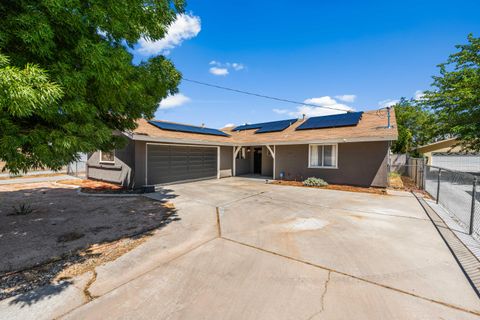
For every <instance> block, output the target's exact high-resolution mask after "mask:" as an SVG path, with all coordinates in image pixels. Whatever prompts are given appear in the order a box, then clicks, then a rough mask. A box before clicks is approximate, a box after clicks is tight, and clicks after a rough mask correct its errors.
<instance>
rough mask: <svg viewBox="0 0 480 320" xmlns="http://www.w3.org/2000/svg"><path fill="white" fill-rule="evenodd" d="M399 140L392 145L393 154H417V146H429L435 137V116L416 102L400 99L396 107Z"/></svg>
mask: <svg viewBox="0 0 480 320" xmlns="http://www.w3.org/2000/svg"><path fill="white" fill-rule="evenodd" d="M394 110H395V117H396V119H397V126H398V140H397V141H395V142H394V143H393V144H392V152H393V153H415V152H414V151H413V149H414V148H415V147H417V146H421V145H424V144H427V143H428V142H430V141H431V140H432V138H433V137H434V135H435V120H434V114H432V113H431V112H430V111H429V110H428V109H425V108H423V106H422V104H420V103H418V102H417V101H415V100H412V99H410V100H407V99H405V98H402V99H400V102H399V103H397V104H396V105H395V106H394Z"/></svg>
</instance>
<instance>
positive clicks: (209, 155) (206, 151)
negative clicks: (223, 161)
mask: <svg viewBox="0 0 480 320" xmlns="http://www.w3.org/2000/svg"><path fill="white" fill-rule="evenodd" d="M218 156H219V151H218V147H210V146H190V145H167V144H150V143H147V147H146V162H147V164H146V168H147V170H146V177H147V178H146V184H149V185H153V184H165V183H173V182H180V181H188V180H200V179H210V178H217V176H218V164H219V162H218Z"/></svg>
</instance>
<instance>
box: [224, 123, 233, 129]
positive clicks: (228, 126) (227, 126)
mask: <svg viewBox="0 0 480 320" xmlns="http://www.w3.org/2000/svg"><path fill="white" fill-rule="evenodd" d="M223 127H224V128H230V127H235V124H234V123H227V124H226V125H224V126H223Z"/></svg>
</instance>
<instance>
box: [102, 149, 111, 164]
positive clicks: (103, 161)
mask: <svg viewBox="0 0 480 320" xmlns="http://www.w3.org/2000/svg"><path fill="white" fill-rule="evenodd" d="M110 152H112V153H113V161H105V160H102V153H103V152H102V150H100V161H99V163H110V164H111V163H113V164H115V150H112V151H110Z"/></svg>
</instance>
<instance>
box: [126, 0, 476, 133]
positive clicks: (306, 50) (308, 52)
mask: <svg viewBox="0 0 480 320" xmlns="http://www.w3.org/2000/svg"><path fill="white" fill-rule="evenodd" d="M479 12H480V1H462V0H457V1H454V2H453V1H438V0H437V1H303V2H297V3H296V4H295V3H294V2H292V1H282V0H277V1H270V0H269V1H267V0H263V1H225V0H223V1H220V0H218V1H217V0H208V1H194V0H191V1H189V3H188V7H187V15H184V16H181V17H179V19H178V21H177V22H176V23H175V24H174V25H172V26H171V28H170V32H169V35H168V36H167V38H166V39H164V40H161V41H159V42H155V43H151V42H145V41H144V42H141V43H139V45H138V46H137V48H136V50H135V60H136V61H139V60H141V59H145V58H148V56H150V55H156V54H164V55H166V56H167V57H168V58H169V59H171V60H172V61H173V62H174V64H175V65H176V67H177V69H179V70H180V71H181V72H182V74H183V76H184V77H185V78H190V79H195V80H198V81H203V82H208V83H212V84H217V85H220V86H227V87H232V88H236V89H241V90H246V91H252V92H256V93H261V94H266V95H271V96H276V97H281V98H286V99H290V100H295V101H301V102H302V101H306V102H308V103H309V104H315V105H319V106H322V105H323V106H330V107H332V106H333V107H335V108H339V109H341V110H344V109H347V108H351V109H355V110H371V109H378V108H380V107H381V105H385V104H388V103H389V102H391V101H394V100H397V99H399V98H400V97H413V96H415V94H416V92H417V91H422V90H426V89H428V88H429V87H430V84H431V82H432V78H431V77H432V76H433V75H435V74H437V72H438V69H437V67H436V65H437V64H439V63H441V62H444V61H445V60H446V58H447V57H448V55H449V54H450V53H453V52H455V48H454V46H455V44H461V43H465V42H466V37H467V34H468V33H473V34H474V35H475V36H477V37H478V36H480V19H479V17H478V13H479ZM325 112H326V111H325V109H321V108H315V107H311V106H301V105H295V104H287V103H281V102H276V101H270V100H265V99H261V98H256V97H251V96H245V95H240V94H235V93H231V92H227V91H222V90H218V89H214V88H208V87H203V86H199V85H197V84H192V83H188V82H182V84H181V85H180V95H178V96H176V97H172V98H169V99H168V100H167V101H164V102H163V103H162V104H161V106H160V108H159V109H158V110H157V112H156V118H157V119H163V120H171V121H177V122H184V123H191V124H197V125H200V124H202V123H205V124H206V125H207V126H210V127H223V126H224V125H225V124H227V123H232V124H243V123H245V122H249V123H253V122H262V121H269V120H277V119H285V118H291V117H292V116H298V115H300V114H301V113H307V115H310V116H314V115H320V114H324V113H325Z"/></svg>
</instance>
